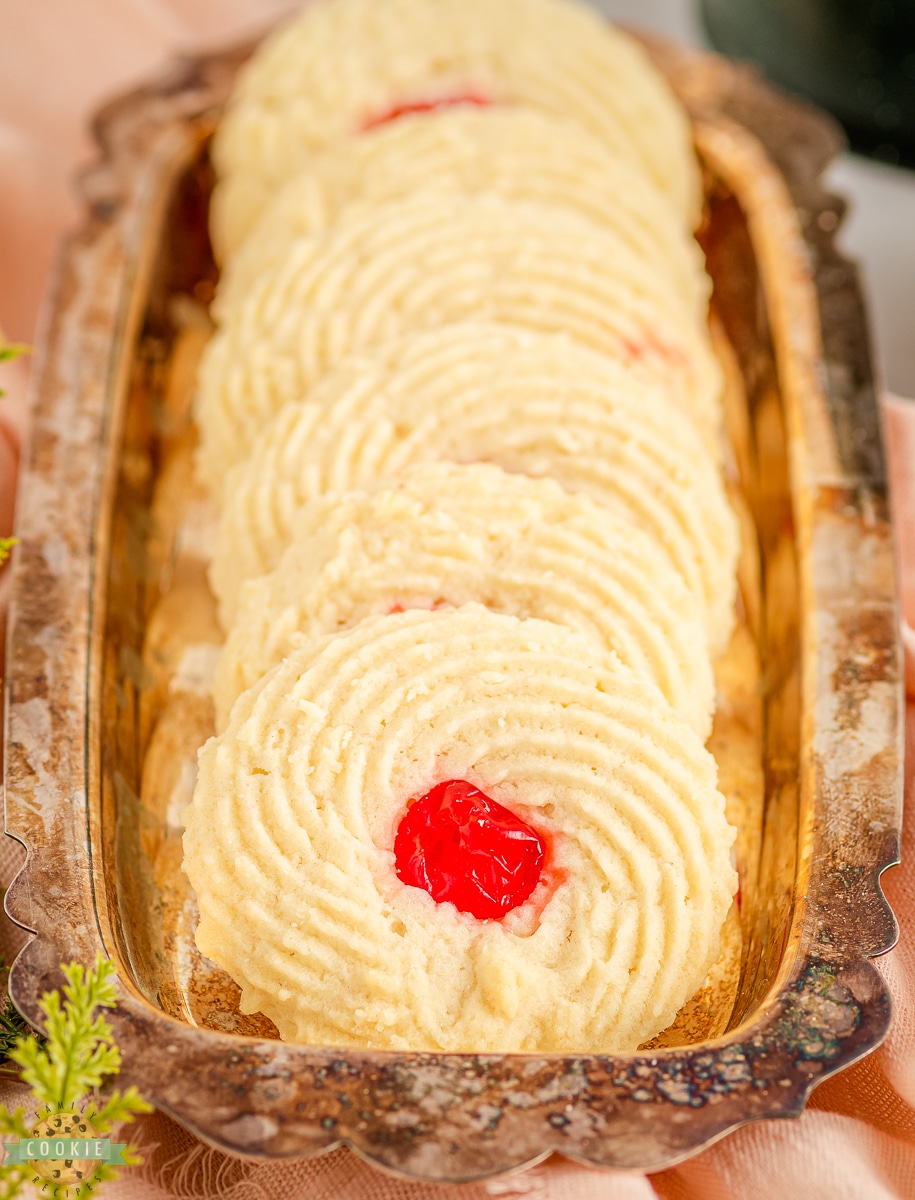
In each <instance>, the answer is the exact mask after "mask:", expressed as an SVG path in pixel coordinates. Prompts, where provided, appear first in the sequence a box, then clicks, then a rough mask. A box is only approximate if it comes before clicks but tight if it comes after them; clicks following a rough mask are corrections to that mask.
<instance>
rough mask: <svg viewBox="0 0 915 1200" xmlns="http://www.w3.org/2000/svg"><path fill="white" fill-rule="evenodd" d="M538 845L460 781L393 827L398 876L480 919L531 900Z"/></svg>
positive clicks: (430, 795)
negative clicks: (394, 828)
mask: <svg viewBox="0 0 915 1200" xmlns="http://www.w3.org/2000/svg"><path fill="white" fill-rule="evenodd" d="M544 852H545V846H544V841H543V838H542V837H541V836H540V834H539V833H537V831H536V830H535V829H532V828H531V826H530V825H528V824H527V823H526V822H524V821H522V820H521V819H520V818H519V817H516V816H515V814H514V813H512V812H509V810H508V809H507V808H504V807H503V806H502V805H501V804H498V803H497V802H496V801H495V800H491V799H490V798H489V796H486V795H484V794H483V792H481V791H480V790H479V788H475V787H473V785H472V784H469V783H466V782H465V781H464V780H462V779H451V780H449V781H448V782H447V783H440V784H438V785H437V786H436V787H434V788H433V789H432V790H431V791H430V792H427V793H426V795H424V796H421V797H420V798H419V799H418V800H415V801H414V802H413V804H411V805H410V807H409V808H408V809H407V812H406V815H405V816H404V817H403V819H402V820H401V822H400V825H399V826H398V828H397V835H396V837H395V839H394V858H395V862H396V869H397V875H398V877H399V878H400V879H401V880H402V881H403V882H404V883H408V884H411V885H412V886H413V887H419V888H424V889H425V890H426V891H427V892H428V893H429V895H430V896H431V897H432V899H433V900H435V901H437V902H438V903H439V904H442V903H444V902H446V901H447V902H448V903H450V904H453V905H454V906H455V908H457V909H459V910H460V911H461V912H466V913H471V914H472V915H473V916H475V917H479V918H480V920H483V921H486V920H498V919H499V918H500V917H504V916H505V914H506V913H507V912H510V911H511V909H513V908H516V907H517V906H518V905H519V904H523V903H524V901H525V900H526V899H527V898H528V896H530V894H531V892H533V890H534V888H535V887H536V886H537V882H538V880H539V879H540V871H541V868H542V866H543V858H544Z"/></svg>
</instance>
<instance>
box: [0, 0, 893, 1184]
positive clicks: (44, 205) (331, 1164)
mask: <svg viewBox="0 0 915 1200" xmlns="http://www.w3.org/2000/svg"><path fill="white" fill-rule="evenodd" d="M379 3H383V0H379ZM290 7H292V5H291V4H290V2H289V0H40V2H38V0H4V3H3V26H2V27H3V36H2V38H0V180H2V186H0V328H2V329H3V330H4V332H5V333H6V335H7V336H8V337H9V338H11V339H15V340H23V341H33V340H34V339H35V336H36V324H37V321H38V314H39V307H40V302H41V296H42V292H43V289H44V286H45V281H46V277H47V273H48V270H49V268H50V265H51V263H52V260H53V255H54V247H55V244H56V242H57V239H58V237H59V235H60V233H61V232H62V231H63V230H64V229H65V228H67V227H68V226H69V225H71V224H72V223H73V222H74V221H75V220H76V219H77V216H78V207H77V204H76V202H75V200H74V196H73V192H72V190H71V185H70V180H71V178H72V175H73V172H74V170H75V168H76V167H77V166H78V165H79V164H81V163H82V162H85V161H87V159H88V158H89V157H90V156H91V154H92V146H91V142H90V139H89V135H88V133H87V123H86V118H87V116H88V114H89V113H90V112H91V111H92V110H93V109H94V108H95V107H97V106H98V104H99V103H100V102H102V101H104V100H105V99H106V98H107V97H108V96H109V95H111V94H113V93H115V92H117V91H118V90H119V89H123V88H124V87H126V86H129V85H131V84H132V83H133V82H135V81H136V80H139V79H140V78H142V77H143V76H146V75H148V74H150V73H152V72H154V71H156V70H158V69H160V68H162V67H164V65H165V64H166V63H167V61H168V60H169V59H170V58H172V57H173V56H174V55H175V54H177V53H180V52H186V51H192V50H196V49H201V48H203V47H214V46H218V45H220V44H223V43H228V42H230V41H232V40H235V39H238V38H240V37H242V36H245V35H247V34H248V33H250V32H252V31H253V30H256V29H258V28H260V27H262V26H265V25H266V24H268V23H269V22H270V21H272V20H273V19H275V18H276V17H277V16H278V15H279V14H280V13H282V12H284V11H286V10H288V9H289V8H290ZM28 373H29V366H28V362H27V361H25V362H19V363H15V364H5V365H0V388H5V389H6V390H7V392H8V396H7V398H6V400H4V401H2V402H0V535H2V534H5V533H8V532H9V530H10V526H11V517H12V509H13V497H14V494H15V475H16V466H17V462H18V455H19V446H20V444H21V441H22V438H23V436H24V434H25V432H26V427H27V424H28V415H27V401H26V396H27V386H28ZM884 413H885V419H886V423H887V428H888V431H889V433H890V437H889V438H888V448H889V451H890V472H891V480H892V487H893V503H894V515H895V519H896V528H897V534H898V544H899V550H900V555H901V571H902V580H903V584H904V591H903V596H904V598H903V610H904V615H905V617H906V618H907V624H906V625H905V628H904V631H905V636H906V644H907V647H908V654H907V664H908V679H909V688H910V692H912V694H913V695H915V634H913V632H912V628H910V626H911V627H913V628H915V404H913V403H912V402H906V401H904V400H900V399H896V398H888V399H887V401H886V404H885V407H884ZM6 576H7V572H2V573H0V611H2V610H3V609H4V608H5V595H6V589H7V587H8V579H7V578H6ZM913 766H915V704H913V705H912V706H910V709H909V713H908V736H907V776H908V778H907V788H906V790H907V794H908V796H909V799H910V800H915V779H913V776H915V770H913ZM903 854H904V864H903V866H902V867H901V868H896V869H894V870H892V871H891V872H889V873H888V875H887V877H886V891H887V895H888V897H889V899H890V901H891V903H892V904H893V907H894V908H895V910H896V913H897V914H898V916H899V918H900V921H901V924H902V929H903V936H902V939H901V941H900V944H899V946H898V947H897V948H896V949H895V950H893V951H892V952H891V953H890V954H887V955H886V956H884V957H883V958H882V959H881V960H879V962H880V967H881V969H882V970H883V972H884V974H885V976H886V979H887V981H888V983H889V986H890V989H891V991H892V993H893V996H894V999H895V1006H896V1017H895V1023H894V1025H893V1029H892V1031H891V1033H890V1036H889V1038H888V1040H887V1042H886V1043H885V1044H884V1046H883V1047H882V1048H881V1049H880V1050H879V1051H878V1052H877V1053H876V1054H874V1055H873V1056H871V1057H870V1058H868V1059H866V1060H865V1061H864V1062H862V1063H860V1064H859V1065H857V1066H855V1067H852V1068H850V1069H849V1070H848V1071H846V1072H844V1073H843V1074H841V1075H839V1076H836V1077H835V1078H833V1079H831V1080H828V1081H827V1082H826V1083H825V1084H823V1085H822V1086H821V1087H820V1088H819V1089H818V1090H817V1091H816V1092H815V1093H814V1095H813V1098H812V1100H811V1103H810V1105H809V1108H808V1111H807V1112H806V1113H805V1115H804V1116H803V1118H802V1119H801V1120H799V1121H769V1122H765V1123H762V1124H758V1125H754V1126H748V1127H746V1128H744V1129H741V1130H738V1131H737V1132H736V1133H734V1134H732V1135H730V1136H729V1137H727V1138H725V1139H724V1140H722V1141H721V1142H719V1143H718V1144H717V1145H715V1146H713V1147H712V1148H711V1149H709V1150H706V1151H705V1152H704V1153H702V1154H700V1155H698V1156H697V1157H695V1158H693V1159H691V1160H690V1161H689V1162H687V1163H684V1164H683V1165H681V1166H679V1167H676V1168H674V1169H672V1170H669V1171H664V1172H661V1173H660V1174H656V1175H653V1176H651V1177H645V1176H642V1175H624V1174H619V1173H607V1172H598V1171H594V1170H590V1169H587V1168H584V1167H581V1166H578V1165H576V1164H574V1163H572V1162H569V1161H566V1160H564V1159H562V1158H559V1157H554V1158H553V1159H551V1160H550V1161H549V1162H547V1163H544V1164H542V1165H540V1166H538V1167H535V1168H533V1169H531V1170H529V1171H526V1172H522V1173H521V1174H519V1175H515V1176H513V1177H511V1178H508V1179H502V1180H494V1181H490V1182H487V1183H479V1184H467V1185H463V1186H452V1187H449V1186H442V1185H433V1184H423V1183H407V1182H403V1181H398V1180H396V1179H393V1178H392V1177H390V1176H388V1175H384V1174H381V1173H380V1172H378V1171H376V1170H375V1169H373V1168H372V1167H370V1166H368V1165H366V1164H365V1163H363V1162H361V1161H360V1160H359V1159H358V1158H357V1157H356V1156H355V1155H353V1154H351V1153H350V1152H348V1151H346V1150H337V1151H334V1152H332V1153H330V1154H325V1155H321V1156H319V1157H317V1158H314V1159H310V1160H297V1161H287V1162H280V1163H262V1162H252V1161H250V1160H241V1159H235V1158H231V1157H229V1156H227V1155H224V1154H221V1153H220V1152H218V1151H216V1150H213V1149H211V1148H208V1147H206V1146H203V1145H202V1144H201V1143H199V1142H198V1141H196V1140H195V1139H194V1138H193V1137H192V1136H191V1135H190V1134H188V1133H186V1132H185V1131H184V1130H182V1129H180V1128H179V1127H178V1126H177V1125H175V1124H174V1123H173V1122H171V1121H170V1120H169V1119H168V1118H167V1117H165V1116H163V1115H161V1114H153V1115H152V1116H151V1117H149V1118H146V1119H144V1120H143V1121H142V1122H140V1123H139V1125H138V1126H137V1127H135V1135H134V1136H135V1137H136V1138H137V1139H138V1140H139V1141H140V1143H141V1144H142V1146H143V1148H144V1154H145V1163H144V1165H143V1166H142V1167H139V1168H135V1169H132V1170H128V1171H125V1172H124V1173H123V1175H122V1177H121V1180H120V1181H119V1182H118V1183H116V1184H113V1185H109V1186H108V1187H107V1188H106V1190H105V1192H104V1194H105V1195H106V1196H109V1197H111V1198H112V1200H160V1198H161V1200H165V1198H166V1197H185V1198H187V1200H191V1198H194V1200H198V1198H204V1197H210V1196H214V1197H215V1196H220V1197H226V1198H228V1200H273V1198H274V1197H277V1198H279V1197H282V1198H283V1200H484V1198H485V1197H503V1196H504V1197H512V1196H519V1197H527V1198H530V1200H535V1198H536V1200H650V1198H651V1197H655V1196H660V1197H664V1198H666V1200H771V1198H776V1200H779V1198H781V1197H794V1196H803V1197H804V1200H864V1198H866V1200H890V1198H891V1197H899V1198H906V1200H907V1198H911V1197H915V950H913V944H915V943H913V938H912V934H913V931H915V803H910V804H909V805H908V820H907V825H906V828H905V832H904V842H903ZM18 865H19V860H18V857H17V848H16V847H15V846H14V845H13V844H12V843H8V844H6V845H4V846H3V847H2V849H0V883H3V884H6V883H8V882H9V879H10V878H11V876H12V874H13V873H14V872H15V870H16V869H17V868H18ZM0 920H3V919H2V918H0ZM19 936H20V935H19V934H18V931H16V930H14V929H13V928H12V927H11V926H10V925H9V923H8V922H5V920H3V925H2V927H0V950H2V951H3V952H4V953H6V954H7V955H8V956H9V955H10V954H12V953H14V952H15V949H16V946H17V943H18V939H19ZM26 1095H27V1093H26V1090H25V1089H24V1088H23V1087H22V1086H21V1085H16V1084H11V1083H3V1084H0V1099H2V1100H3V1101H5V1102H6V1103H8V1104H10V1105H11V1106H12V1105H15V1104H16V1103H20V1102H22V1100H23V1099H24V1098H25V1096H26Z"/></svg>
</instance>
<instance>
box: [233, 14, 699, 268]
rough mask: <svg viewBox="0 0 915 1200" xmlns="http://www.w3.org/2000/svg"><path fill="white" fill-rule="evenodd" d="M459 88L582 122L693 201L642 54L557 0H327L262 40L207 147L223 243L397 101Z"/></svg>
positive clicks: (691, 170)
mask: <svg viewBox="0 0 915 1200" xmlns="http://www.w3.org/2000/svg"><path fill="white" fill-rule="evenodd" d="M465 95H469V96H471V97H473V98H474V99H477V100H482V101H492V102H494V103H500V104H501V103H512V102H521V103H524V104H528V105H530V106H532V107H534V108H538V109H541V110H543V111H545V112H549V113H553V114H555V115H557V116H560V117H565V118H571V119H574V120H576V121H578V122H579V123H581V124H582V125H584V126H586V127H587V128H589V129H590V130H592V131H593V132H594V133H595V134H596V135H597V136H599V137H600V138H601V140H602V141H603V142H604V143H605V144H606V145H607V147H608V148H609V149H611V150H612V151H613V152H615V153H616V154H618V155H620V156H624V157H628V158H630V159H631V160H632V161H633V162H636V163H638V164H639V165H640V166H641V167H642V169H643V170H644V171H646V173H647V174H648V175H649V176H650V177H651V178H652V179H654V180H655V182H656V183H657V185H658V187H659V188H661V190H663V191H665V192H667V193H668V194H669V195H670V196H671V198H672V200H673V201H674V203H675V204H676V205H677V206H678V208H679V209H680V211H681V212H682V213H683V223H684V227H687V226H688V225H691V223H692V222H694V220H695V218H696V215H697V213H698V208H699V194H700V190H699V177H698V171H697V168H696V162H695V158H694V155H693V150H692V140H691V137H690V130H689V124H688V122H687V120H686V116H685V114H684V113H683V111H682V109H681V108H680V106H679V105H678V104H677V102H676V101H675V100H674V98H673V96H672V95H671V94H670V92H669V90H668V87H667V84H666V83H665V81H664V80H663V79H662V78H661V76H660V75H659V73H658V72H657V71H656V70H655V69H654V67H653V66H652V65H651V64H650V63H649V61H648V59H647V57H646V55H645V54H644V52H643V51H642V49H641V48H640V47H639V46H638V45H637V44H636V43H635V42H634V41H632V39H630V38H629V37H627V36H626V35H625V34H623V33H621V32H619V31H618V30H615V29H613V28H612V27H611V26H610V25H609V24H608V23H607V22H606V21H605V20H603V19H602V18H601V17H600V16H598V15H597V14H596V13H594V12H593V11H592V10H590V9H589V8H588V7H587V6H585V5H582V4H570V3H567V2H566V0H384V2H383V3H379V2H378V0H334V2H333V3H317V4H314V5H309V6H308V7H307V8H306V9H305V10H304V11H303V12H302V14H301V15H300V16H299V17H297V18H296V19H295V20H294V21H293V22H292V23H291V24H290V25H289V26H288V27H287V28H285V29H280V30H279V31H278V32H277V33H275V34H274V35H273V36H272V37H270V38H268V39H267V41H266V42H265V43H264V44H263V45H262V46H261V48H260V50H259V51H258V53H257V54H256V55H255V56H254V58H253V59H252V60H251V62H250V63H249V64H248V65H247V66H246V67H245V68H244V69H243V71H242V72H241V75H240V77H239V79H238V81H237V84H236V88H235V92H234V94H233V97H232V100H231V102H230V104H229V107H228V110H227V112H226V114H225V116H224V118H223V120H222V122H221V124H220V128H219V130H218V132H217V135H216V139H215V143H214V157H215V161H216V165H217V168H218V172H219V175H220V176H221V178H222V180H223V182H222V183H221V184H220V186H219V188H218V189H217V192H216V196H215V204H216V205H217V206H218V208H219V210H220V217H219V227H220V229H221V230H222V231H223V233H224V235H225V236H224V239H223V249H226V250H230V249H232V248H234V246H236V245H237V244H238V243H239V242H240V241H241V239H242V238H243V237H244V235H245V233H246V232H247V230H248V229H250V228H251V226H252V224H253V223H254V221H256V219H257V217H258V215H259V213H260V212H261V210H262V208H263V207H264V205H265V204H266V203H267V202H268V201H269V200H270V199H271V198H272V196H273V195H274V194H275V192H276V190H277V188H278V187H279V186H281V185H282V183H284V182H285V181H286V180H287V179H288V178H289V177H290V176H291V175H292V174H295V173H297V172H298V171H299V170H300V169H301V168H303V167H304V166H307V164H308V161H309V158H310V157H311V155H313V154H314V153H315V152H316V151H319V150H321V149H323V148H324V147H325V146H327V145H328V144H332V143H336V142H338V141H340V140H341V139H343V138H346V137H348V136H351V135H354V134H357V133H358V132H359V131H360V130H361V129H362V128H364V127H365V126H366V124H371V123H372V122H373V121H377V120H379V119H380V118H383V117H384V116H385V115H386V114H387V113H388V112H390V111H391V110H392V109H396V108H404V107H406V108H407V109H409V107H410V106H411V105H413V106H417V105H428V104H430V103H436V102H441V101H444V102H448V101H449V100H453V99H455V98H459V97H461V96H465Z"/></svg>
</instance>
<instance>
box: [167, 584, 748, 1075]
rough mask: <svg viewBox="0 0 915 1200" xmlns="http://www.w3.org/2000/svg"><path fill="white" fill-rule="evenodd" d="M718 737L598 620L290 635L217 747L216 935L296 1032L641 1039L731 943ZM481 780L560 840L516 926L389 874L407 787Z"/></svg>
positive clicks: (605, 1044) (407, 1045) (610, 1042)
mask: <svg viewBox="0 0 915 1200" xmlns="http://www.w3.org/2000/svg"><path fill="white" fill-rule="evenodd" d="M715 777H716V769H715V763H714V760H713V759H712V757H711V756H710V755H709V754H708V752H707V751H706V750H705V748H704V747H703V746H702V744H701V742H700V740H699V738H698V737H697V736H696V734H695V733H694V732H693V731H692V730H691V729H690V728H689V726H688V725H687V724H686V723H685V722H684V721H683V720H682V719H681V718H680V717H679V716H677V714H676V713H674V712H673V710H672V709H671V708H670V707H669V705H668V704H667V703H666V701H665V700H664V698H663V697H662V696H661V694H660V693H659V692H658V691H657V689H656V688H654V686H653V685H651V684H650V683H648V682H646V681H644V680H643V679H642V678H641V677H640V676H638V675H637V674H636V673H635V672H633V671H631V670H629V669H627V668H625V667H623V666H622V665H621V664H620V663H619V662H618V660H617V659H616V658H615V656H613V655H610V654H606V653H603V652H601V651H600V650H599V648H597V647H596V645H595V643H594V640H593V639H592V638H590V637H588V636H585V635H583V634H578V633H573V632H571V631H569V630H567V629H565V628H563V627H561V626H557V625H553V624H552V623H550V622H546V621H536V620H529V621H519V620H518V619H517V618H515V617H510V616H504V615H501V614H496V613H492V612H490V611H489V610H487V609H484V608H481V607H479V606H476V605H470V606H467V607H465V608H462V609H458V610H446V611H441V612H422V611H416V610H414V611H410V612H405V613H400V614H396V615H393V616H386V617H374V618H368V619H367V620H365V621H363V622H361V623H360V624H359V625H357V626H355V627H354V628H353V629H352V630H349V631H347V632H344V633H341V634H336V635H333V636H331V637H329V638H328V639H327V640H326V641H323V642H321V643H319V644H318V645H317V647H315V646H309V647H306V648H303V649H301V650H299V651H295V652H293V654H292V655H290V657H289V658H288V659H286V660H285V661H284V662H283V663H281V664H279V665H278V666H277V667H276V668H275V669H274V670H273V671H271V672H270V673H269V674H268V675H267V676H265V678H264V679H263V681H262V682H261V683H260V684H259V685H258V686H257V687H255V688H253V689H251V690H250V691H248V692H246V693H244V695H243V696H242V697H240V698H239V700H238V702H237V704H236V706H235V708H234V710H233V713H232V720H231V724H230V726H229V728H228V729H227V730H226V732H225V734H223V735H222V736H221V737H218V738H215V739H213V740H211V741H209V742H208V743H207V744H206V746H205V747H204V749H203V750H202V752H201V755H200V766H199V775H198V780H197V786H196V789H195V792H194V800H193V803H192V804H191V806H190V807H189V809H188V810H187V811H186V813H185V820H186V826H187V831H186V834H185V869H186V871H187V873H188V875H189V876H190V879H191V883H192V884H193V886H194V888H195V891H196V893H197V897H198V901H199V906H200V924H199V927H198V930H197V943H198V945H199V947H200V949H201V951H202V952H203V953H204V954H206V955H207V956H208V957H210V958H211V959H213V960H214V961H215V962H217V963H218V964H219V965H220V966H222V967H224V968H225V969H226V970H227V971H228V972H229V974H230V975H231V976H232V977H233V978H234V979H235V980H236V981H237V982H238V983H239V984H240V986H241V988H242V1000H241V1005H242V1010H243V1011H246V1012H251V1011H258V1010H259V1011H261V1012H263V1013H265V1014H266V1015H267V1016H269V1017H270V1018H271V1019H272V1020H273V1021H274V1022H275V1023H276V1025H277V1027H278V1029H279V1031H280V1034H281V1035H282V1036H283V1037H284V1038H287V1039H290V1040H296V1041H301V1042H306V1043H312V1044H320V1045H363V1046H375V1047H384V1048H390V1049H394V1050H403V1049H412V1050H419V1049H430V1050H450V1051H474V1052H478V1053H479V1052H486V1051H512V1050H518V1051H524V1050H530V1051H534V1050H536V1051H551V1050H555V1051H571V1052H576V1051H593V1052H599V1051H626V1050H633V1049H634V1048H635V1047H636V1046H638V1045H639V1044H640V1043H641V1042H643V1041H645V1040H646V1039H647V1038H649V1037H651V1036H652V1035H653V1034H655V1033H657V1032H658V1031H659V1030H660V1029H662V1028H664V1027H665V1026H666V1025H668V1024H669V1023H670V1022H671V1021H672V1020H673V1017H674V1015H675V1014H676V1012H677V1010H678V1009H679V1008H680V1006H681V1005H682V1004H683V1003H684V1002H685V1001H686V1000H687V999H688V998H689V997H690V996H691V995H692V994H693V993H694V992H695V990H696V989H697V988H698V987H699V985H700V984H701V983H702V981H703V980H704V978H705V976H706V973H707V971H708V969H709V967H710V966H711V964H712V963H713V962H714V961H715V959H716V956H717V953H718V946H719V934H720V930H721V925H722V922H723V920H724V918H725V915H726V913H727V911H728V908H729V906H730V903H731V897H732V895H733V893H734V889H735V885H736V877H735V872H734V870H733V868H732V866H731V860H730V848H731V843H732V840H733V836H734V831H733V829H732V828H731V827H730V826H729V825H728V824H727V821H726V819H725V814H724V799H723V797H722V796H721V795H720V793H719V792H718V791H717V790H716V786H715ZM452 779H455V780H466V781H467V782H469V783H470V784H472V785H473V786H475V787H478V788H480V789H482V790H483V791H484V792H485V793H486V794H487V795H488V796H489V797H491V798H492V799H494V800H495V801H497V802H498V803H499V804H501V805H503V806H505V807H507V808H508V809H509V810H510V811H512V812H513V813H514V814H515V815H516V816H518V817H521V818H522V819H523V820H524V821H526V822H527V823H529V824H530V825H531V826H532V827H533V828H534V829H536V831H537V832H538V833H539V834H540V835H541V837H543V839H544V840H545V841H546V844H547V847H548V854H547V860H546V864H545V867H544V870H543V873H542V875H541V878H540V883H539V884H538V885H537V887H536V889H535V890H534V892H533V893H532V894H531V896H530V898H529V900H527V901H526V902H525V903H524V904H522V905H521V906H519V907H517V908H515V909H514V910H512V911H511V912H509V913H507V914H506V916H505V917H503V918H502V919H501V920H500V921H495V920H488V921H481V920H478V919H477V918H475V917H473V916H471V915H469V914H468V913H460V912H458V910H457V909H456V908H454V907H453V906H452V905H450V904H446V903H442V904H438V903H436V902H435V901H434V900H432V898H431V897H430V896H429V895H428V894H427V893H426V891H424V890H423V889H422V888H420V887H413V886H410V885H408V884H405V883H402V882H401V880H400V879H399V878H398V876H397V874H396V873H395V863H394V855H393V850H392V848H393V845H394V838H395V833H396V830H397V827H398V823H399V822H400V820H401V818H402V817H403V815H404V813H405V812H406V810H407V807H408V804H409V802H410V801H411V800H413V799H416V798H417V797H419V796H421V795H423V794H424V793H426V792H427V791H428V790H429V789H430V788H431V787H433V786H434V785H435V784H437V783H440V782H442V781H445V780H452Z"/></svg>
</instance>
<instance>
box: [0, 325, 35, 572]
mask: <svg viewBox="0 0 915 1200" xmlns="http://www.w3.org/2000/svg"><path fill="white" fill-rule="evenodd" d="M31 353H32V347H31V346H26V345H25V344H24V343H23V342H8V341H7V340H6V338H5V337H4V336H3V330H2V329H0V363H3V362H11V361H12V360H13V359H14V358H20V357H21V356H22V355H23V354H31ZM5 395H6V392H5V391H4V390H3V388H0V399H2V398H3V397H4V396H5ZM18 544H19V539H18V538H14V537H0V566H2V565H3V563H5V562H6V560H7V559H8V558H9V556H10V551H11V550H12V548H13V547H14V546H17V545H18Z"/></svg>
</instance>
